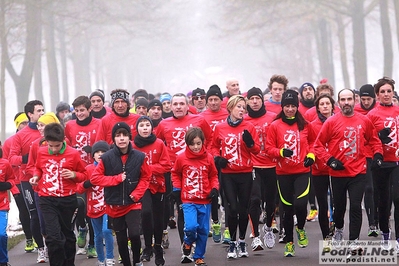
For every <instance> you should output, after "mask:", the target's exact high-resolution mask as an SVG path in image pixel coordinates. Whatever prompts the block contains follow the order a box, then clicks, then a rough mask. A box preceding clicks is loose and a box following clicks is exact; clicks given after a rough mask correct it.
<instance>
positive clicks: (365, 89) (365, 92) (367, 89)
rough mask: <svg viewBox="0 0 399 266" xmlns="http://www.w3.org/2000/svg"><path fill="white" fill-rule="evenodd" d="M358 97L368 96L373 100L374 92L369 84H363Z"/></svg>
mask: <svg viewBox="0 0 399 266" xmlns="http://www.w3.org/2000/svg"><path fill="white" fill-rule="evenodd" d="M359 91H360V93H359V95H360V97H362V96H369V97H371V98H375V92H374V87H373V85H371V84H365V85H363V86H361V87H360V90H359Z"/></svg>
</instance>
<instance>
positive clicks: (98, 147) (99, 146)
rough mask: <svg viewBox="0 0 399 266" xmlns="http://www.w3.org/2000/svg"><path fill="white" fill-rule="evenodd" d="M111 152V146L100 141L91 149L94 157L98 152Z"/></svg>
mask: <svg viewBox="0 0 399 266" xmlns="http://www.w3.org/2000/svg"><path fill="white" fill-rule="evenodd" d="M108 150H109V145H108V143H107V142H105V141H103V140H100V141H97V142H96V143H94V145H93V147H92V148H91V156H94V154H95V153H96V152H98V151H103V152H106V151H108Z"/></svg>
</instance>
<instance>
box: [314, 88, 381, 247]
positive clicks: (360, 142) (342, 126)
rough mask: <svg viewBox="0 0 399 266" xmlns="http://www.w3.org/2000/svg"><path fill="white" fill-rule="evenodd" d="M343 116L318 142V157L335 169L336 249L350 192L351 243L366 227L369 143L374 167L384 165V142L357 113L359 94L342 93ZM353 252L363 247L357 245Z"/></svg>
mask: <svg viewBox="0 0 399 266" xmlns="http://www.w3.org/2000/svg"><path fill="white" fill-rule="evenodd" d="M338 103H339V106H340V107H341V112H340V113H337V114H335V115H334V116H332V117H330V118H329V119H327V120H326V122H324V124H323V127H322V128H321V131H320V133H319V135H318V137H317V139H316V141H315V144H314V150H315V154H316V157H317V158H319V159H320V160H321V161H324V162H325V163H326V164H327V165H328V166H329V167H330V168H331V169H330V176H331V183H332V191H333V199H334V208H335V209H334V222H335V227H336V229H335V233H334V236H333V245H336V246H340V245H341V244H342V243H343V242H342V241H343V239H344V236H343V234H344V216H345V212H346V201H347V192H348V193H349V201H350V210H349V221H350V223H349V240H352V241H353V240H357V239H358V238H359V234H360V229H361V225H362V207H361V202H362V199H363V193H364V188H365V185H366V175H365V174H366V166H367V161H366V155H365V145H366V143H367V142H368V145H370V147H371V149H372V151H373V154H374V159H373V165H374V166H375V167H376V168H378V167H380V166H381V164H382V160H383V157H382V152H383V151H382V147H381V141H380V140H379V139H378V137H377V133H376V131H375V128H374V126H373V124H372V122H371V121H370V119H368V118H367V117H365V116H363V115H361V114H359V113H355V112H354V106H355V93H354V92H353V91H352V90H350V89H343V90H341V91H340V92H339V93H338ZM327 146H328V149H327ZM352 244H353V245H351V246H350V248H351V249H352V250H356V249H358V248H359V247H358V246H357V244H356V243H355V242H352Z"/></svg>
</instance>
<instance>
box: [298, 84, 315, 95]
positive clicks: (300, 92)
mask: <svg viewBox="0 0 399 266" xmlns="http://www.w3.org/2000/svg"><path fill="white" fill-rule="evenodd" d="M306 87H312V89H313V91H314V92H316V89H315V88H314V86H313V84H312V83H310V82H305V83H303V84H302V85H301V87H299V94H301V95H302V92H303V89H304V88H306Z"/></svg>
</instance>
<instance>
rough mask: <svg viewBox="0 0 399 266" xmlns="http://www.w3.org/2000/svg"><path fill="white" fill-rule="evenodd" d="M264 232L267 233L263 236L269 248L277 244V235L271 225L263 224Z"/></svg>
mask: <svg viewBox="0 0 399 266" xmlns="http://www.w3.org/2000/svg"><path fill="white" fill-rule="evenodd" d="M263 232H264V233H265V235H264V236H263V241H264V242H265V246H266V247H267V248H273V247H274V245H275V244H276V235H275V234H273V229H272V228H271V227H267V225H266V224H265V225H264V226H263Z"/></svg>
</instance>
